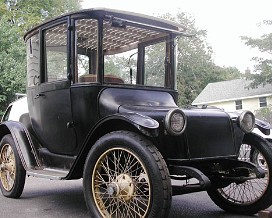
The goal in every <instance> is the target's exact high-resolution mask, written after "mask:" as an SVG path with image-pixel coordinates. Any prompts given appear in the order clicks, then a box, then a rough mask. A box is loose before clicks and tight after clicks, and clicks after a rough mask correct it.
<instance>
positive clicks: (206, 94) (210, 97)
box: [192, 79, 272, 105]
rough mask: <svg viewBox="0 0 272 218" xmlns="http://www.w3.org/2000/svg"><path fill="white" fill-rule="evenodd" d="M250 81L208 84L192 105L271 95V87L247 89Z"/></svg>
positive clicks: (263, 86)
mask: <svg viewBox="0 0 272 218" xmlns="http://www.w3.org/2000/svg"><path fill="white" fill-rule="evenodd" d="M250 83H251V81H249V80H245V79H236V80H229V81H222V82H216V83H209V84H208V85H207V86H206V87H205V88H204V89H203V91H202V92H201V93H200V94H199V95H198V96H197V97H196V99H195V100H194V101H193V103H192V104H193V105H197V104H207V103H212V102H222V101H228V100H234V99H235V100H238V99H243V98H250V97H251V96H252V97H253V96H262V95H264V96H265V95H272V85H271V84H267V85H259V86H258V88H256V89H252V88H249V84H250Z"/></svg>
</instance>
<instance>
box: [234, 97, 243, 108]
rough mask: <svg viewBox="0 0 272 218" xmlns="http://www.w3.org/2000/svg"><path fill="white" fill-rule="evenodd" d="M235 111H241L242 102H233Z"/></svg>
mask: <svg viewBox="0 0 272 218" xmlns="http://www.w3.org/2000/svg"><path fill="white" fill-rule="evenodd" d="M235 109H236V110H242V109H243V100H242V99H241V100H235Z"/></svg>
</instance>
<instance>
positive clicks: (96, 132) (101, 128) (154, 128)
mask: <svg viewBox="0 0 272 218" xmlns="http://www.w3.org/2000/svg"><path fill="white" fill-rule="evenodd" d="M137 129H138V130H139V131H140V132H141V133H142V134H144V135H146V136H150V137H156V136H158V135H159V123H158V122H157V121H156V120H154V119H152V118H150V117H147V116H144V115H141V114H138V113H133V112H128V113H117V114H114V115H111V116H107V117H105V118H103V119H101V120H100V121H99V122H98V123H97V124H96V125H95V127H94V128H93V129H92V130H91V131H90V132H89V134H88V136H87V137H86V139H85V142H84V144H83V146H82V149H81V151H80V152H79V155H78V156H77V159H76V161H75V164H74V166H73V167H72V169H71V170H70V172H69V174H68V176H67V178H69V179H72V178H73V179H74V178H81V176H82V173H83V166H84V163H85V159H86V157H87V155H88V153H89V150H90V149H91V147H92V146H93V144H94V143H95V142H96V140H98V139H99V138H100V137H102V136H103V135H105V134H107V133H109V132H112V131H117V130H129V131H135V130H137Z"/></svg>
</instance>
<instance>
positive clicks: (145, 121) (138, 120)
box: [97, 112, 159, 137]
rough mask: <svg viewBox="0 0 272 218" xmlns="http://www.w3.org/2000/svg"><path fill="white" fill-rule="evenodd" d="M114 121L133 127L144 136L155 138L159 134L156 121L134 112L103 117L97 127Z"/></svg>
mask: <svg viewBox="0 0 272 218" xmlns="http://www.w3.org/2000/svg"><path fill="white" fill-rule="evenodd" d="M116 119H118V120H122V121H125V122H127V123H129V124H131V125H133V126H134V127H136V128H137V129H138V130H139V131H140V132H141V133H143V134H144V135H147V136H150V137H156V136H158V134H159V130H158V129H159V123H158V122H157V121H156V120H154V119H152V118H151V117H148V116H145V115H142V114H139V113H135V112H126V113H118V114H114V115H111V116H108V117H105V118H104V119H103V120H101V122H100V123H99V124H98V125H97V126H100V125H103V123H106V122H110V121H111V120H116Z"/></svg>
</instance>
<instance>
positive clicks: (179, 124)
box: [170, 113, 184, 132]
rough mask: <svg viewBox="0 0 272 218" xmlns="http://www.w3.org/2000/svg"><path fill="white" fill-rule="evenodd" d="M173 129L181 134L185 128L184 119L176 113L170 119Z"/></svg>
mask: <svg viewBox="0 0 272 218" xmlns="http://www.w3.org/2000/svg"><path fill="white" fill-rule="evenodd" d="M170 125H171V129H172V130H173V131H175V132H180V131H181V130H182V129H183V126H184V118H183V116H182V114H180V113H174V114H173V115H172V117H171V118H170Z"/></svg>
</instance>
